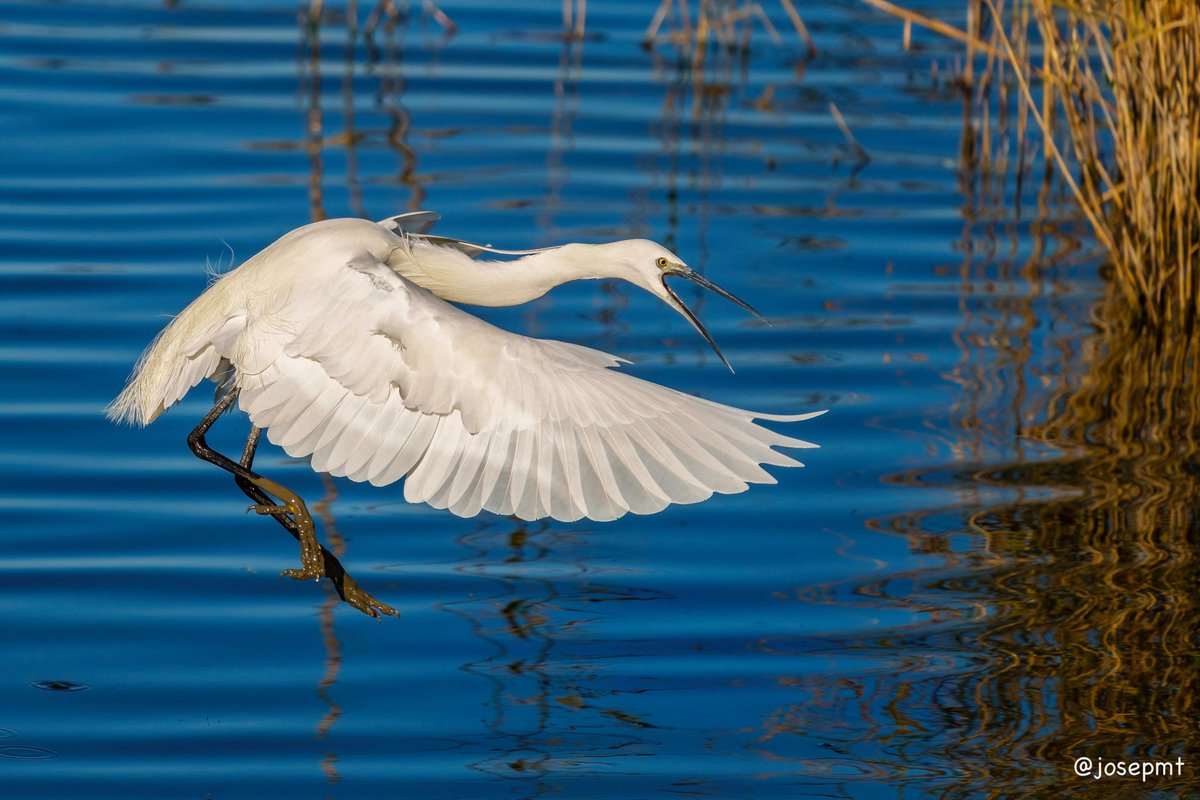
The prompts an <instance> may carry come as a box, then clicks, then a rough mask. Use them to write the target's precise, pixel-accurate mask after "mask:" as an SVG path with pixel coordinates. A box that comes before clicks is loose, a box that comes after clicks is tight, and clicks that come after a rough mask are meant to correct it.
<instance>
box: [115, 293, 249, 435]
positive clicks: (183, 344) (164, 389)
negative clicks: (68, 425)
mask: <svg viewBox="0 0 1200 800" xmlns="http://www.w3.org/2000/svg"><path fill="white" fill-rule="evenodd" d="M195 306H196V304H195V303H193V304H192V305H191V306H189V307H188V308H186V309H185V310H184V311H183V313H182V314H180V315H179V316H178V317H176V318H175V319H174V320H172V321H171V324H169V325H167V327H166V328H164V329H163V330H162V332H160V333H159V334H158V336H156V337H155V338H154V341H153V342H151V343H150V346H149V347H147V348H146V351H145V352H144V353H142V356H141V358H139V359H138V362H137V365H136V366H134V368H133V372H132V373H131V374H130V376H129V380H128V382H127V383H126V384H125V389H124V390H123V391H122V392H121V393H120V394H119V395H117V397H116V399H114V400H113V401H112V402H111V403H109V404H108V407H107V408H106V409H105V414H106V416H107V417H108V418H109V419H110V420H112V421H113V422H117V423H125V424H129V425H134V426H137V427H142V426H145V425H149V424H150V423H151V422H153V421H154V420H155V419H156V418H157V417H158V415H159V414H161V413H162V412H163V411H165V410H166V409H168V408H170V407H171V406H173V405H174V404H175V403H177V402H179V401H180V400H181V399H183V396H184V395H185V394H187V393H188V390H189V389H191V388H192V387H193V386H195V385H196V384H198V383H199V382H200V381H202V380H204V379H205V378H208V377H211V376H213V375H214V374H216V373H218V372H221V371H223V370H222V361H224V358H223V354H222V351H223V350H225V346H226V345H227V343H228V342H227V340H228V339H229V336H228V333H229V332H230V330H231V329H232V328H233V327H234V326H233V324H232V323H233V322H234V320H232V319H225V320H223V321H222V324H220V325H217V326H212V325H197V324H195V321H196V320H198V319H200V318H202V317H203V316H204V314H203V313H202V312H203V309H197V308H195Z"/></svg>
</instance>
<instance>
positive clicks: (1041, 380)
mask: <svg viewBox="0 0 1200 800" xmlns="http://www.w3.org/2000/svg"><path fill="white" fill-rule="evenodd" d="M971 135H973V134H971V133H970V131H968V134H967V135H965V136H964V140H966V139H967V138H969V136H971ZM975 146H976V145H975V144H974V142H973V141H972V142H965V143H964V149H963V152H964V154H972V153H974V154H975V156H976V157H973V158H969V159H966V160H965V161H964V164H965V167H964V175H963V191H964V197H965V198H966V203H965V205H964V210H963V213H964V219H965V223H966V235H965V237H964V242H963V251H964V254H965V257H964V261H963V264H962V267H961V270H960V280H961V285H960V286H959V288H958V296H959V298H960V311H961V312H962V320H963V321H962V325H961V326H960V327H959V328H958V329H957V330H956V331H955V342H956V344H957V346H958V348H959V350H960V353H961V358H960V361H959V363H958V365H957V366H956V368H955V369H954V370H953V371H952V372H951V373H950V374H949V375H948V377H949V379H950V380H952V381H953V382H954V383H956V384H957V385H958V386H959V387H960V388H961V395H960V399H959V401H958V402H957V403H956V404H955V405H954V407H953V409H952V414H951V416H950V428H949V429H948V430H941V431H938V430H937V425H936V424H935V423H934V422H933V421H932V420H928V421H926V425H927V427H928V428H929V430H930V431H932V432H933V433H934V434H935V435H936V436H937V437H938V442H939V452H944V453H948V454H949V459H948V461H947V463H946V464H945V465H944V466H943V467H940V468H921V469H917V470H909V471H904V472H900V473H897V474H894V475H890V476H887V478H886V480H888V481H890V482H893V483H896V484H900V485H907V486H913V487H925V488H926V489H927V490H928V489H934V490H937V491H938V492H939V493H943V494H944V493H950V494H951V495H952V496H954V497H956V498H957V499H956V501H953V502H949V503H944V504H941V505H938V506H935V507H932V508H928V509H926V510H923V511H920V512H915V513H906V514H898V515H893V516H889V517H884V518H880V519H877V520H875V521H874V523H873V524H874V525H875V526H876V527H878V528H879V529H881V530H890V531H894V532H895V533H897V534H899V535H901V536H903V537H905V538H906V539H907V540H908V542H909V546H910V548H911V551H912V552H914V553H921V554H930V555H935V556H937V557H939V558H940V560H941V563H940V565H938V566H935V567H930V568H928V569H925V570H921V571H917V572H914V573H911V574H907V575H904V574H892V575H890V576H889V579H888V581H886V582H883V583H881V584H879V585H876V586H858V587H854V588H853V590H852V591H853V592H854V593H856V594H865V595H872V594H874V595H878V596H879V597H881V598H884V599H885V600H886V601H887V602H889V603H894V604H897V605H899V604H910V605H915V606H917V607H920V606H921V605H922V604H926V607H925V608H923V609H922V610H923V611H924V613H925V614H926V616H927V622H925V623H923V624H920V625H916V626H913V627H912V628H910V629H908V630H901V631H895V630H893V631H891V632H889V635H888V636H887V637H886V638H880V639H877V640H869V641H866V642H863V643H862V646H863V648H864V650H865V652H867V653H871V654H874V655H876V656H879V657H880V658H883V659H885V660H886V659H887V658H888V657H889V656H891V655H892V654H899V653H907V654H909V657H910V658H911V659H912V660H911V661H907V662H906V663H904V664H902V665H899V664H898V665H897V666H898V667H899V668H900V670H899V671H898V672H896V673H887V672H883V673H878V674H874V675H868V674H861V675H857V676H848V677H850V679H851V680H853V685H854V687H855V688H854V689H853V690H850V689H848V687H847V686H844V685H840V684H837V683H833V682H831V680H830V679H829V678H828V676H825V677H824V679H823V680H822V681H819V682H818V683H819V684H820V685H819V686H816V687H813V688H812V697H811V698H809V699H810V700H811V701H812V705H817V706H819V705H820V704H821V702H824V703H829V704H835V705H836V703H838V702H842V703H848V704H849V705H850V706H851V707H852V709H853V712H852V713H857V714H859V715H861V716H862V717H864V718H867V719H869V720H871V721H872V724H871V725H870V726H869V727H868V728H866V729H863V728H861V727H860V728H859V729H858V730H859V731H860V733H861V732H862V731H864V730H865V731H868V732H869V736H870V737H871V739H870V740H868V739H865V738H862V737H861V736H859V737H857V740H856V741H855V742H853V743H852V744H854V745H856V746H857V747H861V746H863V745H864V744H866V743H867V742H868V741H879V740H884V739H886V740H887V741H889V742H890V743H891V744H892V746H893V748H894V749H893V750H892V751H891V752H892V754H891V756H890V757H889V758H887V759H885V761H884V763H887V764H890V768H891V769H894V770H897V775H902V774H904V773H905V772H906V771H908V770H911V769H912V768H913V767H923V766H925V765H933V764H936V765H942V766H943V770H942V771H941V774H940V776H939V780H941V781H942V782H944V783H945V785H946V786H947V787H948V790H947V792H946V794H947V795H948V796H963V797H966V796H974V795H975V794H976V793H977V792H978V790H979V787H980V784H981V782H986V785H987V786H988V790H987V791H988V796H994V797H1005V796H1017V795H1021V794H1023V793H1024V792H1026V791H1028V790H1029V788H1030V787H1031V786H1038V785H1048V784H1053V783H1054V782H1056V781H1058V780H1062V779H1063V777H1064V776H1067V777H1068V778H1072V780H1073V776H1072V775H1071V773H1070V769H1071V764H1072V762H1073V761H1074V759H1075V758H1077V757H1079V756H1089V757H1092V758H1104V759H1107V760H1110V761H1116V760H1135V759H1147V758H1151V759H1161V760H1164V761H1167V760H1171V761H1173V760H1174V759H1175V758H1176V757H1178V756H1182V757H1184V758H1185V760H1186V758H1187V756H1188V754H1190V753H1195V752H1196V751H1197V748H1198V746H1200V694H1198V689H1200V685H1198V684H1200V673H1198V672H1197V670H1196V661H1197V656H1198V655H1200V653H1198V649H1197V643H1198V642H1200V601H1198V600H1197V591H1196V587H1197V586H1198V585H1200V568H1198V566H1197V560H1196V558H1195V557H1194V551H1195V548H1196V546H1197V543H1198V541H1197V540H1198V539H1200V535H1198V534H1200V524H1198V520H1197V514H1196V511H1195V509H1196V508H1197V507H1198V505H1200V482H1197V480H1196V478H1197V473H1198V472H1200V470H1198V469H1197V464H1198V463H1200V447H1198V437H1200V400H1198V399H1197V392H1196V383H1195V380H1194V373H1195V365H1196V364H1197V363H1198V361H1200V332H1197V331H1196V330H1193V329H1190V328H1181V329H1178V330H1169V331H1167V330H1163V329H1161V328H1159V329H1153V328H1146V327H1139V326H1138V325H1136V324H1133V323H1131V322H1129V320H1130V319H1132V318H1133V316H1134V315H1133V314H1132V313H1131V309H1129V308H1126V307H1124V302H1125V301H1124V299H1123V296H1122V293H1121V292H1120V290H1119V289H1118V288H1117V287H1115V286H1114V285H1113V284H1112V283H1111V282H1109V281H1107V280H1105V281H1104V282H1103V284H1102V292H1101V296H1100V297H1099V298H1092V297H1089V296H1088V295H1087V294H1086V292H1085V291H1083V289H1084V287H1085V286H1086V284H1083V283H1081V282H1080V280H1078V279H1077V277H1076V273H1077V274H1078V276H1080V277H1082V276H1085V275H1086V274H1087V272H1088V271H1089V270H1092V269H1095V265H1094V263H1093V262H1091V261H1090V260H1089V259H1088V258H1087V257H1085V256H1082V255H1081V245H1080V243H1079V242H1077V241H1073V240H1071V239H1070V238H1069V237H1066V236H1064V235H1063V233H1062V229H1063V225H1062V219H1063V217H1064V216H1069V214H1068V212H1065V211H1064V210H1063V209H1061V208H1053V209H1052V208H1051V200H1052V198H1053V197H1054V196H1055V192H1056V190H1055V188H1054V187H1053V186H1052V185H1050V183H1049V182H1048V181H1047V182H1046V183H1043V184H1042V185H1041V186H1039V187H1037V202H1036V208H1037V215H1036V217H1035V218H1034V219H1033V220H1031V221H1029V222H1024V221H1022V220H1021V218H1020V209H1019V207H1018V208H1017V209H1016V211H1015V219H1014V209H1013V207H1012V205H1008V206H1007V207H1006V205H1005V204H1006V198H1005V194H1006V192H1007V191H1010V190H1011V188H1012V175H1011V174H1009V175H1006V174H1005V171H1006V170H1008V169H1010V168H1011V167H1010V166H1009V165H1006V164H1003V163H1002V162H1001V161H1000V160H999V159H997V158H995V157H994V154H988V153H984V154H983V155H982V156H981V155H980V154H979V151H977V150H976V149H975ZM1023 146H1024V145H1023V144H1022V145H1021V147H1023ZM1026 227H1027V230H1026V229H1024V228H1026ZM1019 228H1021V229H1020V230H1018V229H1019ZM1030 239H1031V240H1032V247H1031V248H1030V249H1029V250H1028V251H1025V250H1024V249H1023V246H1021V245H1019V242H1028V241H1029V240H1030ZM1089 320H1095V326H1094V327H1093V326H1091V325H1089V324H1088V321H1089ZM940 416H941V411H940V410H939V411H938V412H937V413H936V414H935V415H934V416H933V419H938V418H940ZM943 427H944V426H943ZM921 652H927V653H928V654H929V655H928V656H926V657H919V656H916V655H913V654H916V653H921ZM864 686H865V687H868V688H867V689H866V690H865V691H864V690H863V688H862V687H864ZM818 698H824V699H823V700H819V699H818ZM839 698H840V699H839ZM797 713H799V714H800V716H799V717H796V716H795V715H789V712H788V711H781V714H780V720H781V721H784V722H787V724H788V725H797V724H801V723H802V722H803V715H802V713H800V712H797ZM828 713H831V714H833V715H834V716H836V715H838V714H839V713H845V712H841V711H837V710H833V711H830V712H828ZM789 720H790V721H789ZM920 720H924V722H921V721H920ZM931 720H932V721H933V723H934V725H933V727H931V726H930V721H931ZM766 740H767V741H769V740H770V737H767V739H766ZM946 764H958V765H961V768H960V770H958V771H946V770H945V769H944V765H946ZM1183 785H1190V783H1188V779H1187V778H1186V777H1181V776H1179V775H1178V773H1176V776H1175V777H1174V778H1171V777H1159V778H1157V779H1155V781H1154V783H1153V789H1154V790H1155V791H1161V792H1167V791H1170V790H1172V789H1173V788H1178V787H1180V786H1183ZM1074 791H1076V792H1077V794H1075V795H1073V796H1096V797H1107V796H1111V795H1112V793H1113V791H1114V788H1113V785H1111V784H1105V783H1104V782H1088V783H1082V784H1078V785H1077V786H1076V787H1075V789H1074Z"/></svg>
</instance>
